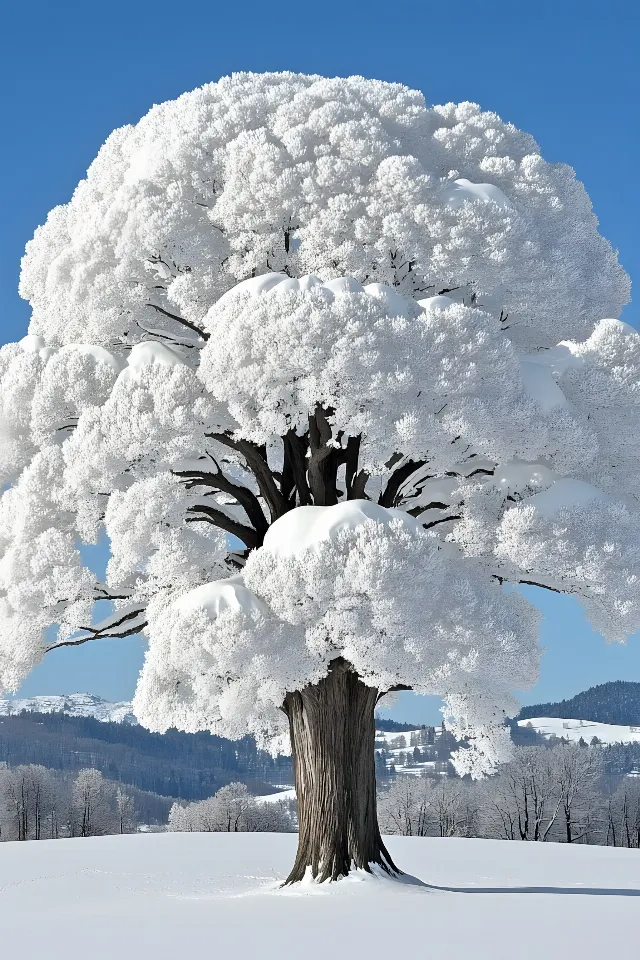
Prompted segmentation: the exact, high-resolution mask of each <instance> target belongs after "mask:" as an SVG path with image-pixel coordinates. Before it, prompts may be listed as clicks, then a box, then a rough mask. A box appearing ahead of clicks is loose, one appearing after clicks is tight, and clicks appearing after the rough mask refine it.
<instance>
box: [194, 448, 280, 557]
mask: <svg viewBox="0 0 640 960" xmlns="http://www.w3.org/2000/svg"><path fill="white" fill-rule="evenodd" d="M207 436H208V437H210V438H211V439H212V440H217V441H218V443H222V444H224V446H226V447H230V448H231V449H232V450H235V451H237V453H239V454H240V455H241V456H242V457H244V460H245V462H246V464H247V466H248V467H249V470H250V471H251V473H252V474H253V475H254V477H255V478H256V483H257V484H258V489H259V490H260V494H261V496H262V497H263V498H264V500H265V502H266V504H267V506H268V507H269V512H270V514H271V522H272V523H273V521H274V520H277V519H278V517H281V516H282V515H283V514H284V513H286V512H287V510H289V507H290V504H288V503H287V501H286V499H285V498H284V497H283V495H282V493H281V492H280V490H279V489H278V485H277V483H276V480H275V477H274V476H273V473H272V472H271V469H270V467H269V464H268V463H267V454H266V450H264V448H262V447H259V446H257V444H255V443H251V441H250V440H236V439H234V438H233V437H230V436H229V435H228V434H226V433H212V434H207ZM247 546H249V544H247Z"/></svg>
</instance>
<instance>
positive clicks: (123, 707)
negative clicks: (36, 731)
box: [0, 693, 137, 723]
mask: <svg viewBox="0 0 640 960" xmlns="http://www.w3.org/2000/svg"><path fill="white" fill-rule="evenodd" d="M22 710H27V711H28V712H29V713H60V712H62V713H67V714H69V716H71V717H95V719H96V720H103V721H109V720H110V721H113V722H114V723H137V720H136V718H135V717H134V715H133V713H132V711H131V704H130V703H128V702H127V701H123V702H122V703H111V702H110V701H108V700H103V699H102V697H96V696H94V695H93V694H91V693H68V694H62V695H60V696H46V697H29V698H28V699H25V700H0V716H2V717H6V716H8V715H9V714H15V713H20V712H21V711H22Z"/></svg>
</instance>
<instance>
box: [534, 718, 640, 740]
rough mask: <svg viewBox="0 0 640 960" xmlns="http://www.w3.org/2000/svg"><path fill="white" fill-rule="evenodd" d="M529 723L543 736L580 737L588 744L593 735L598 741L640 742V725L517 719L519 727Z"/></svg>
mask: <svg viewBox="0 0 640 960" xmlns="http://www.w3.org/2000/svg"><path fill="white" fill-rule="evenodd" d="M529 724H531V726H532V727H533V729H534V730H536V731H537V732H538V733H540V734H541V735H542V736H543V737H550V736H552V735H554V734H555V736H556V737H564V738H565V740H570V741H571V742H573V743H577V741H578V740H580V738H581V737H582V739H583V740H584V741H585V742H586V743H588V744H590V743H591V741H592V740H593V738H594V737H597V738H598V740H599V741H600V743H636V742H640V727H623V726H618V725H617V724H614V723H593V722H592V721H590V720H564V719H562V718H560V717H530V718H528V719H526V720H518V726H519V727H526V726H528V725H529Z"/></svg>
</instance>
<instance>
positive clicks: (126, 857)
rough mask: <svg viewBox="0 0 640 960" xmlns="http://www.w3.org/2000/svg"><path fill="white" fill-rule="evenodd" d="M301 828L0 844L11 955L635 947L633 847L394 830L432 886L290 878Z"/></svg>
mask: <svg viewBox="0 0 640 960" xmlns="http://www.w3.org/2000/svg"><path fill="white" fill-rule="evenodd" d="M295 846H296V837H295V836H293V835H287V834H246V833H245V834H224V833H211V834H194V833H191V834H188V833H187V834H177V833H168V834H153V835H146V836H145V835H134V836H117V837H100V838H92V839H78V840H55V841H40V842H32V843H5V844H2V845H0V924H1V928H2V940H3V945H4V948H5V950H6V952H7V953H8V954H11V955H13V956H22V957H45V956H46V957H47V960H68V958H69V957H73V956H85V955H86V956H91V958H92V960H113V958H114V957H118V958H119V960H140V958H142V957H144V958H149V960H169V958H175V957H184V958H190V957H205V956H215V957H224V956H228V957H234V958H238V960H249V958H252V957H259V958H261V960H276V958H282V957H286V956H300V957H304V960H320V958H330V957H333V956H353V957H356V956H357V957H361V958H365V957H372V958H373V957H385V956H386V957H391V956H402V957H403V958H406V960H414V958H422V957H425V958H427V957H435V956H446V957H447V958H449V960H469V958H472V960H512V958H513V957H518V960H539V958H540V957H544V958H545V960H560V958H563V960H565V958H573V957H576V958H578V957H579V958H580V960H596V958H597V960H600V958H601V957H603V956H615V957H616V960H631V958H634V960H635V958H637V956H638V941H637V918H638V909H639V907H640V899H638V898H640V858H639V857H638V852H637V851H636V850H621V849H611V848H608V847H586V846H574V847H569V846H566V845H559V844H551V843H548V844H546V843H545V844H543V843H537V844H536V843H509V842H506V841H498V840H463V839H444V840H440V839H417V838H407V837H392V838H390V839H389V849H390V852H391V854H392V856H393V857H394V858H396V859H397V862H398V863H399V864H401V865H402V867H403V868H404V869H405V870H407V871H408V872H409V873H411V874H413V875H414V876H416V877H419V878H421V880H423V881H427V882H428V883H429V884H430V885H429V886H427V885H419V884H418V883H415V884H404V883H403V884H401V883H397V882H394V881H391V880H386V879H376V878H372V877H370V876H368V875H357V876H354V877H352V878H350V879H349V880H347V881H340V882H339V883H336V884H329V885H322V886H315V885H310V886H306V887H305V886H302V887H301V888H298V889H292V888H289V889H285V890H283V889H281V888H280V887H279V883H278V881H279V879H280V878H282V877H284V876H285V875H286V873H287V871H288V868H289V866H290V864H291V863H292V861H293V855H294V850H295Z"/></svg>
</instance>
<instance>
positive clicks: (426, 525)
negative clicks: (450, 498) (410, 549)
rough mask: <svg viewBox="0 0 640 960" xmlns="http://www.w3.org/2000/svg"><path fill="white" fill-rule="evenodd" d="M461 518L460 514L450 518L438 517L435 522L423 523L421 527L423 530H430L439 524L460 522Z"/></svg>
mask: <svg viewBox="0 0 640 960" xmlns="http://www.w3.org/2000/svg"><path fill="white" fill-rule="evenodd" d="M461 519H462V516H461V515H460V514H457V513H454V514H453V515H452V516H450V517H439V518H438V519H437V520H432V521H431V522H430V523H423V524H422V526H423V527H424V529H425V530H431V528H432V527H437V526H438V524H440V523H447V522H448V521H449V520H461Z"/></svg>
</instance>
